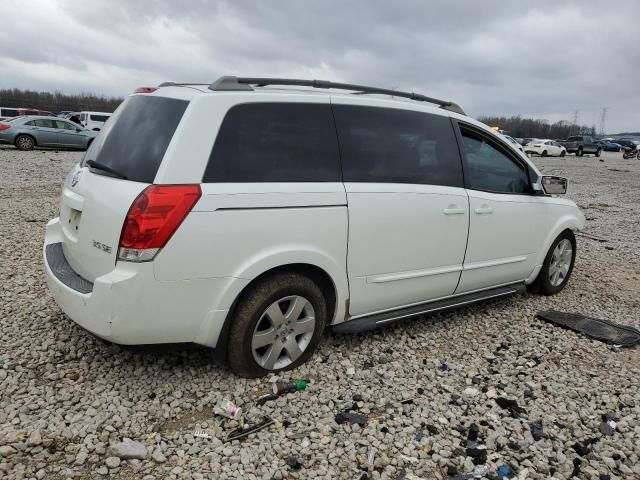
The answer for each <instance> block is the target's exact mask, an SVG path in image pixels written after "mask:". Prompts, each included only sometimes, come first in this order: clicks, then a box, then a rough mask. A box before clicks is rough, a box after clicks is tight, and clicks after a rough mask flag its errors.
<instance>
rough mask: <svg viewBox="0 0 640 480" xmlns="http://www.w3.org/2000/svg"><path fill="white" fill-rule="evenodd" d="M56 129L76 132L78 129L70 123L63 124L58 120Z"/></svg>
mask: <svg viewBox="0 0 640 480" xmlns="http://www.w3.org/2000/svg"><path fill="white" fill-rule="evenodd" d="M55 122H56V128H61V129H64V130H73V131H74V132H75V130H76V127H74V126H73V125H71V124H70V123H69V122H63V121H62V120H56V121H55Z"/></svg>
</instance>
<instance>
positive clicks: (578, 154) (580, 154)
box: [576, 147, 584, 157]
mask: <svg viewBox="0 0 640 480" xmlns="http://www.w3.org/2000/svg"><path fill="white" fill-rule="evenodd" d="M576 155H577V156H578V157H581V156H583V155H584V152H583V151H582V147H580V148H579V149H578V152H577V153H576Z"/></svg>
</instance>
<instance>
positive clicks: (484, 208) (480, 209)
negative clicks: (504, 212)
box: [473, 205, 493, 215]
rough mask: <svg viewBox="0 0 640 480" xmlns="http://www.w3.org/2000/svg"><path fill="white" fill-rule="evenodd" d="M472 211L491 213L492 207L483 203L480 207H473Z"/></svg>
mask: <svg viewBox="0 0 640 480" xmlns="http://www.w3.org/2000/svg"><path fill="white" fill-rule="evenodd" d="M473 211H474V212H475V213H477V214H478V215H487V214H490V213H493V208H491V207H490V206H488V205H483V206H481V207H478V208H476V209H474V210H473Z"/></svg>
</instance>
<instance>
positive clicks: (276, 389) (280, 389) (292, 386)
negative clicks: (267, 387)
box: [273, 380, 309, 395]
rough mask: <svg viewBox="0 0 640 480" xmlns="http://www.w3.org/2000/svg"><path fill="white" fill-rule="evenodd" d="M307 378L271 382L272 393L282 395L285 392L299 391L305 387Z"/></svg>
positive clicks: (307, 383)
mask: <svg viewBox="0 0 640 480" xmlns="http://www.w3.org/2000/svg"><path fill="white" fill-rule="evenodd" d="M307 385H309V380H293V381H291V382H275V383H274V384H273V393H274V394H275V395H284V394H285V393H293V392H300V391H302V390H304V389H306V388H307Z"/></svg>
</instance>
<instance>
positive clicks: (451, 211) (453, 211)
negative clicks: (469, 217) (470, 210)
mask: <svg viewBox="0 0 640 480" xmlns="http://www.w3.org/2000/svg"><path fill="white" fill-rule="evenodd" d="M464 212H465V210H464V208H458V207H456V206H455V205H450V206H448V207H447V208H445V209H444V210H442V213H444V214H445V215H462V214H463V213H464Z"/></svg>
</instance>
